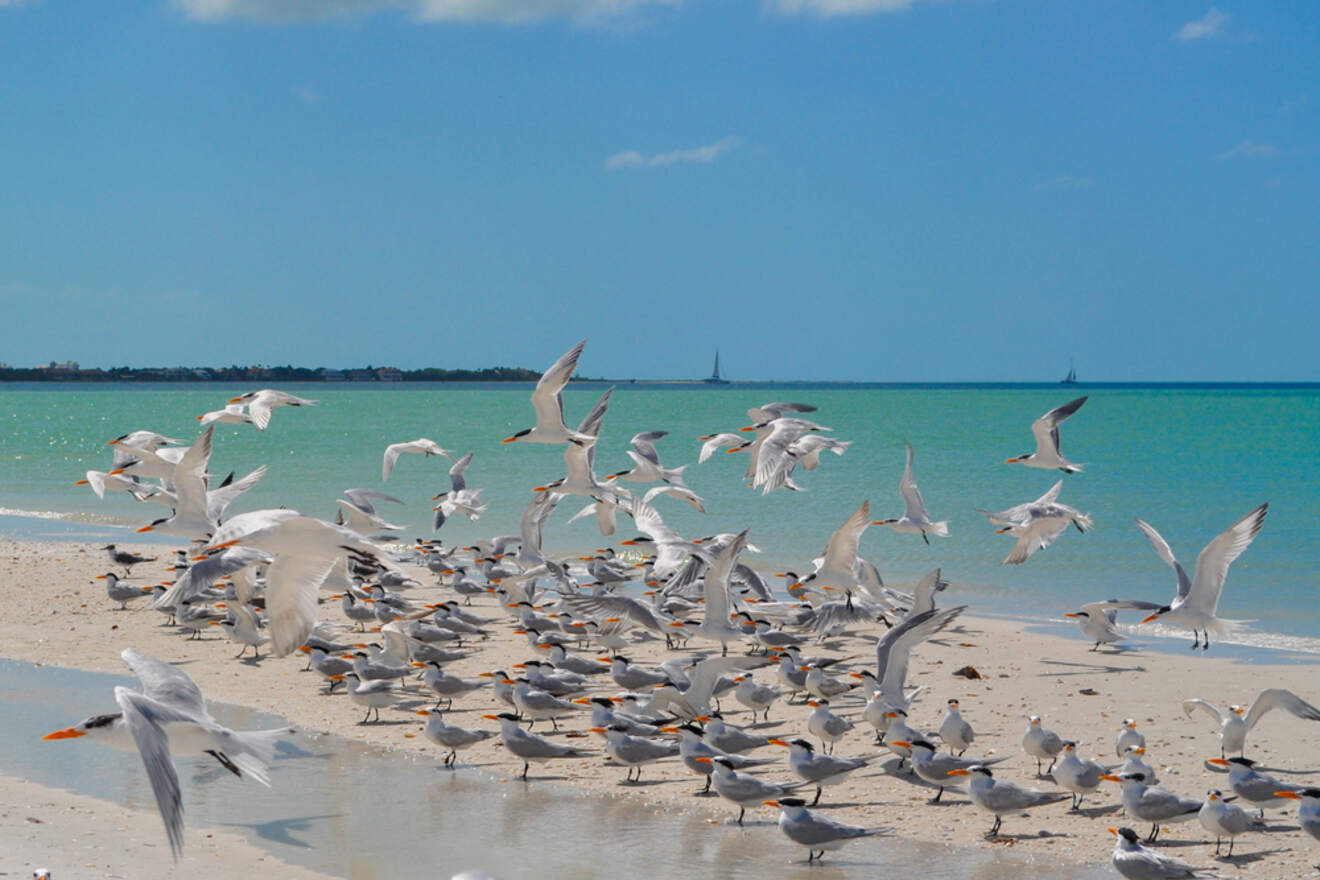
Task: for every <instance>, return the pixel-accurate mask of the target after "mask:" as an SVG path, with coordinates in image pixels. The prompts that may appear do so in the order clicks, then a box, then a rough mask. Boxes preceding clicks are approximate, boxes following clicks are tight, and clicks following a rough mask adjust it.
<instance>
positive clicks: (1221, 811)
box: [1196, 788, 1264, 858]
mask: <svg viewBox="0 0 1320 880" xmlns="http://www.w3.org/2000/svg"><path fill="white" fill-rule="evenodd" d="M1196 818H1197V819H1198V820H1200V822H1201V827H1202V828H1204V829H1205V830H1206V831H1209V832H1210V833H1211V834H1213V835H1214V836H1215V855H1219V848H1220V846H1222V845H1223V839H1224V838H1225V837H1227V838H1228V852H1227V853H1226V854H1225V858H1231V857H1232V855H1233V843H1234V842H1235V841H1236V839H1237V836H1238V835H1239V834H1245V833H1246V832H1248V831H1263V830H1264V823H1262V822H1261V821H1260V820H1258V819H1256V818H1255V817H1254V816H1252V815H1251V814H1250V813H1248V812H1247V811H1246V810H1244V809H1242V808H1241V807H1239V806H1238V805H1237V804H1230V803H1227V802H1225V800H1224V795H1223V793H1222V792H1220V791H1219V790H1218V789H1214V788H1212V789H1210V791H1208V792H1206V793H1205V802H1204V803H1202V804H1201V809H1200V810H1199V811H1197V814H1196Z"/></svg>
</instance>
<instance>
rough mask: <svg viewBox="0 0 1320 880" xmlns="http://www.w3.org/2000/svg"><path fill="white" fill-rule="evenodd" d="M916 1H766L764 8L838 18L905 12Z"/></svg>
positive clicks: (784, 13)
mask: <svg viewBox="0 0 1320 880" xmlns="http://www.w3.org/2000/svg"><path fill="white" fill-rule="evenodd" d="M916 2H917V0H766V4H765V5H766V8H767V9H770V10H772V11H774V12H778V13H779V14H780V15H814V16H816V17H818V18H838V17H840V16H845V15H870V14H872V13H876V12H906V11H907V10H909V9H911V8H912V7H913V6H914V5H916Z"/></svg>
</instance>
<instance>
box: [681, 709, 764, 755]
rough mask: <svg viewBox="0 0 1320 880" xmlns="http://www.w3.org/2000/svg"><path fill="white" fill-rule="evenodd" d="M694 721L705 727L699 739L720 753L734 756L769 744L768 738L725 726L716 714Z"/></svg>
mask: <svg viewBox="0 0 1320 880" xmlns="http://www.w3.org/2000/svg"><path fill="white" fill-rule="evenodd" d="M696 720H697V721H700V722H702V723H703V724H705V725H706V728H705V732H704V733H702V735H701V738H702V739H704V740H705V741H706V742H708V743H710V744H711V745H712V746H714V747H715V748H717V749H719V750H720V751H722V752H729V753H731V754H735V755H736V754H741V753H742V752H750V751H751V750H752V749H759V748H761V747H762V746H766V745H769V744H770V740H769V738H768V737H764V736H761V735H759V734H755V733H748V732H747V731H745V730H743V729H742V728H741V727H736V726H734V725H732V724H726V723H725V722H724V719H723V718H721V717H720V716H719V715H718V714H715V715H698V716H697V719H696Z"/></svg>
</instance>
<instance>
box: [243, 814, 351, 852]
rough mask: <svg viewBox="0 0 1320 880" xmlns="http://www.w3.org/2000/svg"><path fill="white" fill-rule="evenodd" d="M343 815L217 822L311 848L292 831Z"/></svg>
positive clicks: (289, 843)
mask: <svg viewBox="0 0 1320 880" xmlns="http://www.w3.org/2000/svg"><path fill="white" fill-rule="evenodd" d="M343 816H344V814H343V813H326V814H325V815H322V816H296V817H293V818H290V819H275V820H272V821H270V822H221V823H219V824H220V825H222V826H224V827H227V828H250V829H252V831H254V832H255V833H256V835H257V836H258V837H260V838H261V839H262V840H269V841H271V842H273V843H282V844H284V845H285V846H293V847H297V848H298V849H312V848H313V847H314V844H311V843H308V842H307V841H305V840H299V839H298V838H297V837H295V836H294V832H297V831H307V830H308V829H309V828H311V827H312V823H313V822H319V821H321V820H324V819H340V818H343Z"/></svg>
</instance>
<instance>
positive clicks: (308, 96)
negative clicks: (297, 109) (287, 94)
mask: <svg viewBox="0 0 1320 880" xmlns="http://www.w3.org/2000/svg"><path fill="white" fill-rule="evenodd" d="M293 96H294V97H295V98H297V99H298V100H299V101H302V102H303V103H304V104H319V103H321V102H322V101H323V100H325V96H324V95H322V94H321V93H320V92H318V91H317V90H316V89H314V88H312V87H311V86H294V87H293Z"/></svg>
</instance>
